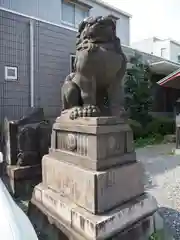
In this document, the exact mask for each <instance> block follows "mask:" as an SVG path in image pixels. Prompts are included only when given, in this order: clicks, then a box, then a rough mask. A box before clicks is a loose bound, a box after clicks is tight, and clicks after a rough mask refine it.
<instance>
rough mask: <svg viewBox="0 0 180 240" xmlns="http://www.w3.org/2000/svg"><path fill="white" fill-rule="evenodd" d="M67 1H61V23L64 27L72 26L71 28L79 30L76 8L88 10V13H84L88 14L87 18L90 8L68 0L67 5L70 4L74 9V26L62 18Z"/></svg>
mask: <svg viewBox="0 0 180 240" xmlns="http://www.w3.org/2000/svg"><path fill="white" fill-rule="evenodd" d="M65 1H66V0H61V22H62V23H63V24H64V25H67V26H70V27H73V28H75V29H77V28H78V27H77V26H76V8H79V9H85V10H87V11H84V12H87V17H88V16H89V10H90V8H89V7H88V6H84V5H83V4H80V3H77V2H73V1H71V0H67V3H70V4H71V5H72V6H73V7H74V24H72V23H70V22H67V21H64V20H63V17H62V16H63V14H62V13H63V2H65Z"/></svg>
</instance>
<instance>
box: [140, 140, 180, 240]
mask: <svg viewBox="0 0 180 240" xmlns="http://www.w3.org/2000/svg"><path fill="white" fill-rule="evenodd" d="M173 148H174V145H172V144H166V145H159V146H150V147H146V148H143V149H138V150H137V159H138V160H140V161H141V162H142V163H143V164H144V167H145V170H146V178H145V181H146V188H147V190H148V191H149V192H150V193H151V194H152V195H153V196H154V197H155V198H156V199H157V201H158V204H159V207H160V208H159V213H160V215H161V216H162V218H163V219H164V222H165V225H166V226H167V227H168V229H169V230H170V232H171V233H172V234H173V236H174V239H177V240H180V156H175V155H173V154H172V149H173Z"/></svg>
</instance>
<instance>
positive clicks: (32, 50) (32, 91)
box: [30, 20, 34, 107]
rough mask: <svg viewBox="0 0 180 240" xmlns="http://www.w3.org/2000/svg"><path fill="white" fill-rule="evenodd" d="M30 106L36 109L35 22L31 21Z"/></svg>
mask: <svg viewBox="0 0 180 240" xmlns="http://www.w3.org/2000/svg"><path fill="white" fill-rule="evenodd" d="M30 106H31V107H34V21H33V20H30Z"/></svg>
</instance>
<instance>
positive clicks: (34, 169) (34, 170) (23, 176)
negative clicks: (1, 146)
mask: <svg viewBox="0 0 180 240" xmlns="http://www.w3.org/2000/svg"><path fill="white" fill-rule="evenodd" d="M3 178H4V182H5V184H6V186H7V187H8V190H9V191H10V192H11V193H12V195H13V196H14V197H22V198H26V197H31V195H32V192H33V189H34V187H35V186H36V185H37V184H39V183H40V182H41V180H42V170H41V166H40V165H35V166H25V167H19V166H16V165H8V166H6V175H5V176H4V177H3Z"/></svg>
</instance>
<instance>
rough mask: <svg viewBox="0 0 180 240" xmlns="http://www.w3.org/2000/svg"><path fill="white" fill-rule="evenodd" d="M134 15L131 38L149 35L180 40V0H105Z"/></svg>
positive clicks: (131, 23) (136, 39) (137, 38)
mask: <svg viewBox="0 0 180 240" xmlns="http://www.w3.org/2000/svg"><path fill="white" fill-rule="evenodd" d="M103 1H104V2H107V3H109V4H110V5H112V6H115V7H116V8H119V9H121V10H123V11H125V12H128V13H130V14H131V15H132V18H131V20H130V40H131V43H132V42H136V41H139V40H142V39H145V38H148V37H153V36H155V37H159V38H171V39H174V40H176V41H180V30H179V23H180V0H103Z"/></svg>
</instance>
